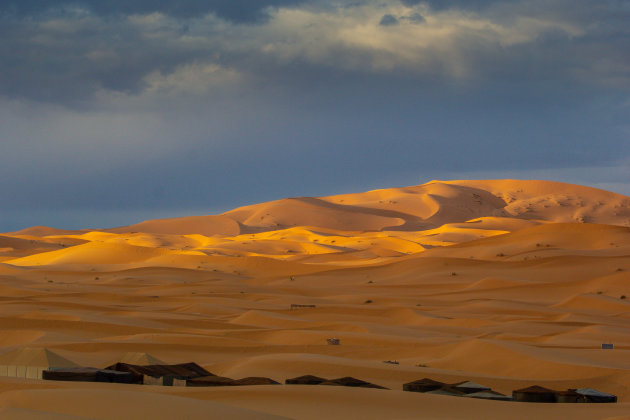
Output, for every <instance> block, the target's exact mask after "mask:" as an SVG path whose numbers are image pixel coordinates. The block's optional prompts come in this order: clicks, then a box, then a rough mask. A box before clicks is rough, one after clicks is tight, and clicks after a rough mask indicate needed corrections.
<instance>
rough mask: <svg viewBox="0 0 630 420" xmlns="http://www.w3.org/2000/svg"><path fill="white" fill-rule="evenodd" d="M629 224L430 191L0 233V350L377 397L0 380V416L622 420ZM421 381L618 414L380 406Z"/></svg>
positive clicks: (517, 194)
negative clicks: (345, 383) (186, 369)
mask: <svg viewBox="0 0 630 420" xmlns="http://www.w3.org/2000/svg"><path fill="white" fill-rule="evenodd" d="M629 225H630V198H628V197H625V196H621V195H618V194H613V193H609V192H605V191H601V190H595V189H592V188H587V187H580V186H574V185H567V184H558V183H551V182H543V181H451V182H437V181H436V182H432V183H429V184H425V185H422V186H417V187H408V188H402V189H389V190H378V191H372V192H368V193H362V194H348V195H343V196H332V197H323V198H299V199H286V200H280V201H277V202H270V203H263V204H257V205H254V206H249V207H244V208H241V209H236V210H233V211H232V212H227V213H225V214H223V215H218V216H201V217H195V218H182V219H170V220H159V221H148V222H143V223H140V224H138V225H134V226H128V227H123V228H116V229H108V230H107V229H106V230H103V229H100V230H94V229H87V230H83V231H60V230H56V229H52V228H45V227H37V228H30V229H26V230H24V231H20V232H11V233H6V234H2V235H0V300H1V303H2V304H1V305H0V353H6V352H8V351H11V350H14V349H18V348H22V347H46V348H48V349H51V350H53V351H54V352H56V353H58V354H60V355H62V356H64V357H66V358H68V359H70V360H72V361H74V362H76V363H78V364H80V365H84V366H94V367H105V366H107V365H109V364H111V363H112V362H114V361H116V360H117V359H118V358H120V356H121V355H122V354H124V353H125V352H146V353H149V354H151V355H153V356H155V357H157V358H159V359H161V360H163V361H165V362H167V363H181V362H188V361H194V362H197V363H198V364H200V365H202V366H204V367H205V368H206V369H208V370H209V371H210V372H212V373H214V374H216V375H221V376H227V377H231V378H242V377H247V376H266V377H270V378H272V379H274V380H276V381H279V382H282V383H283V382H284V380H285V379H287V378H291V377H295V376H300V375H305V374H313V375H318V376H323V377H327V378H337V377H342V376H353V377H357V378H360V379H363V380H366V381H370V382H373V383H376V384H378V385H382V386H385V387H387V388H389V390H379V389H354V388H346V387H334V386H298V385H275V386H244V387H212V388H185V387H158V386H140V385H125V384H97V383H70V382H54V381H42V380H29V379H19V378H8V377H3V378H0V418H3V419H4V418H8V419H13V418H15V419H31V418H51V419H57V418H60V419H61V418H64V419H65V418H70V419H84V418H90V419H126V418H128V419H137V418H154V419H161V418H164V419H167V418H168V419H173V418H178V419H186V418H189V419H197V418H244V419H249V418H260V419H266V418H269V419H274V418H295V419H315V418H318V419H319V418H330V419H337V418H338V419H347V418H356V419H372V418H373V419H412V418H426V419H463V418H466V419H507V418H514V419H533V418H536V419H539V418H540V419H544V418H548V419H561V418H567V419H613V418H614V419H622V418H626V419H630V258H629V256H630V228H629V227H628V226H629ZM625 296H628V299H625V298H624V297H625ZM292 304H298V305H315V307H304V308H294V309H291V305H292ZM333 337H334V338H339V339H340V343H341V344H340V345H339V346H332V345H328V344H327V342H326V339H327V338H333ZM602 343H614V345H615V348H614V350H602V349H601V344H602ZM394 360H395V361H397V362H399V364H391V363H384V362H385V361H394ZM424 377H429V378H432V379H436V380H442V381H448V382H456V381H462V380H472V381H475V382H479V383H481V384H484V385H488V386H490V387H492V388H493V389H494V390H496V391H499V392H502V393H505V394H511V391H512V390H513V389H517V388H521V387H525V386H529V385H533V384H538V385H541V386H545V387H549V388H553V389H562V390H564V389H567V388H583V387H588V388H595V389H598V390H600V391H604V392H607V393H612V394H615V395H617V396H618V397H619V403H617V404H533V403H516V402H499V401H485V400H474V399H470V398H460V397H448V396H440V395H427V394H419V393H409V392H403V391H402V384H403V383H405V382H409V381H413V380H416V379H421V378H424ZM42 416H43V417H42Z"/></svg>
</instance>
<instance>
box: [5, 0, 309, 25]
mask: <svg viewBox="0 0 630 420" xmlns="http://www.w3.org/2000/svg"><path fill="white" fill-rule="evenodd" d="M303 1H304V0H262V1H258V0H257V1H251V0H178V1H155V0H107V1H102V0H71V1H63V0H61V1H60V0H4V1H3V2H2V4H1V5H0V13H1V12H3V13H4V14H14V15H19V16H38V15H41V14H42V13H55V12H56V13H60V12H62V11H63V9H64V8H68V7H81V8H86V9H88V10H90V11H93V12H94V13H96V14H98V15H113V14H120V15H128V14H147V13H153V12H160V13H164V14H167V15H171V16H177V17H184V18H191V17H198V16H203V15H205V14H208V13H214V14H216V15H217V16H220V17H222V18H225V19H228V20H231V21H234V22H258V21H261V20H264V19H265V18H266V15H267V13H266V9H267V8H269V7H280V6H288V5H295V4H300V3H302V2H303Z"/></svg>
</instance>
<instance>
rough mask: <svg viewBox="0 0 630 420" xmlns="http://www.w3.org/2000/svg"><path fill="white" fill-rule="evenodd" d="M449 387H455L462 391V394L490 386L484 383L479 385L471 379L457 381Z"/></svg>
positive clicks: (480, 390) (488, 388)
mask: <svg viewBox="0 0 630 420" xmlns="http://www.w3.org/2000/svg"><path fill="white" fill-rule="evenodd" d="M451 387H453V388H455V389H457V390H458V391H462V392H463V393H464V394H472V393H475V392H482V391H490V390H491V388H490V387H487V386H485V385H480V384H478V383H475V382H471V381H464V382H457V383H455V384H452V385H451Z"/></svg>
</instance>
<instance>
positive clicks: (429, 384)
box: [403, 378, 446, 392]
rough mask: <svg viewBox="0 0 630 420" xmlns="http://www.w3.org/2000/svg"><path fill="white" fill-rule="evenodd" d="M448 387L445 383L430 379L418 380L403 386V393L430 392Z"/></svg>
mask: <svg viewBox="0 0 630 420" xmlns="http://www.w3.org/2000/svg"><path fill="white" fill-rule="evenodd" d="M444 386H446V384H445V383H444V382H439V381H434V380H433V379H429V378H422V379H418V380H417V381H413V382H407V383H406V384H403V391H409V392H429V391H435V390H436V389H440V388H442V387H444Z"/></svg>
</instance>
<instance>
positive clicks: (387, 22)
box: [379, 14, 400, 26]
mask: <svg viewBox="0 0 630 420" xmlns="http://www.w3.org/2000/svg"><path fill="white" fill-rule="evenodd" d="M399 23H400V22H398V19H397V18H396V17H395V16H394V15H389V14H387V15H383V17H382V18H381V21H380V22H379V25H381V26H395V25H398V24H399Z"/></svg>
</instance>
